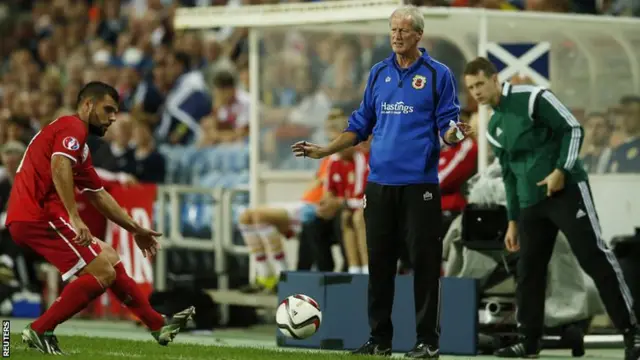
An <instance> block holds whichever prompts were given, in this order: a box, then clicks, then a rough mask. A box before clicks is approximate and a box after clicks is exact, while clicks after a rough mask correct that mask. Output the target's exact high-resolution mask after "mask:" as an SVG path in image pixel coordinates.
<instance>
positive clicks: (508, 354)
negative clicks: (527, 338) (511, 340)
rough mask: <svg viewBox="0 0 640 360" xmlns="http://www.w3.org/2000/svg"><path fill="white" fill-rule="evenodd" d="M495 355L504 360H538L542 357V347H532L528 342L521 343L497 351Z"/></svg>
mask: <svg viewBox="0 0 640 360" xmlns="http://www.w3.org/2000/svg"><path fill="white" fill-rule="evenodd" d="M493 355H495V356H497V357H502V358H525V359H537V358H538V357H540V347H539V346H532V345H531V344H527V343H526V342H519V343H517V344H514V345H511V346H509V347H504V348H502V349H500V350H498V351H496V352H495V353H494V354H493Z"/></svg>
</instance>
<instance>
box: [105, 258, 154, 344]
mask: <svg viewBox="0 0 640 360" xmlns="http://www.w3.org/2000/svg"><path fill="white" fill-rule="evenodd" d="M114 269H116V281H114V282H113V284H111V288H110V289H111V291H112V292H113V294H114V295H115V296H116V297H117V298H118V299H119V300H120V301H122V303H123V304H124V305H127V307H128V308H129V310H131V312H132V313H133V314H134V315H135V316H137V317H138V318H139V319H140V320H141V321H142V322H143V323H144V324H145V325H146V326H147V327H148V328H149V329H150V330H151V331H155V330H159V329H160V328H161V327H163V326H164V317H162V315H160V314H159V313H158V312H157V311H155V310H153V308H152V307H151V304H149V299H148V297H147V296H145V295H144V294H143V293H142V291H140V288H139V287H138V284H136V282H135V281H133V279H132V278H131V277H130V276H129V275H127V271H126V270H125V269H124V265H122V263H117V264H116V265H115V266H114Z"/></svg>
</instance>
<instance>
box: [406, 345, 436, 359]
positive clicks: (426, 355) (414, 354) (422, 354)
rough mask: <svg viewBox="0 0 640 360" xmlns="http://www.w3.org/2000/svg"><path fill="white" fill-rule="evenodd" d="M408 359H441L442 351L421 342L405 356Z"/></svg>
mask: <svg viewBox="0 0 640 360" xmlns="http://www.w3.org/2000/svg"><path fill="white" fill-rule="evenodd" d="M404 357H406V358H412V359H439V358H440V349H438V347H437V346H433V345H427V344H425V343H423V342H419V343H417V344H416V346H414V347H413V349H411V351H409V352H408V353H406V354H404Z"/></svg>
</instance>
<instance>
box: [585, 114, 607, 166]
mask: <svg viewBox="0 0 640 360" xmlns="http://www.w3.org/2000/svg"><path fill="white" fill-rule="evenodd" d="M584 130H585V131H584V133H585V144H584V146H583V148H584V151H583V153H582V156H581V158H582V162H583V163H584V168H585V170H587V172H589V173H591V174H602V173H604V172H606V171H607V168H608V166H609V162H610V159H611V148H610V147H609V137H610V136H611V127H610V126H609V123H608V122H607V118H606V116H605V114H602V113H592V114H589V115H588V116H587V121H586V126H585V129H584Z"/></svg>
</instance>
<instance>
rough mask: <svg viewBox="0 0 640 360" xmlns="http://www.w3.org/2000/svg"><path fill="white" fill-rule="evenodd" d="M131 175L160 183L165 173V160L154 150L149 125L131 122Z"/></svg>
mask: <svg viewBox="0 0 640 360" xmlns="http://www.w3.org/2000/svg"><path fill="white" fill-rule="evenodd" d="M133 142H134V144H135V147H134V148H133V155H134V156H133V157H134V160H133V164H134V166H133V176H134V177H135V178H136V179H138V181H140V182H143V183H153V184H162V183H163V182H164V179H165V175H166V160H165V158H164V156H162V154H160V153H159V152H158V151H157V150H156V145H155V139H154V138H153V133H152V131H151V125H150V124H148V123H146V122H143V121H134V122H133Z"/></svg>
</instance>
